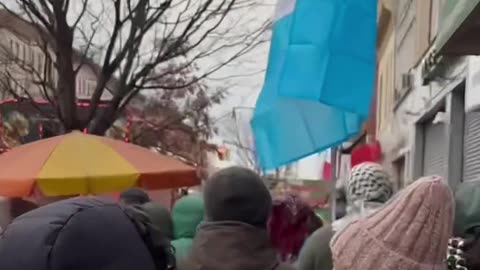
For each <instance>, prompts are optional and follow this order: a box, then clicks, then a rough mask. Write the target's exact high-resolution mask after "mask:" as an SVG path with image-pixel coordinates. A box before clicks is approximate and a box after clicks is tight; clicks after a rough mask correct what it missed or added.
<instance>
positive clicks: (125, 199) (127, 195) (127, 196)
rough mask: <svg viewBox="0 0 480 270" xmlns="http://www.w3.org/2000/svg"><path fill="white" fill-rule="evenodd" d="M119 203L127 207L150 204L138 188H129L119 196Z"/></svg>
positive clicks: (148, 199)
mask: <svg viewBox="0 0 480 270" xmlns="http://www.w3.org/2000/svg"><path fill="white" fill-rule="evenodd" d="M120 202H122V203H124V204H127V205H132V204H133V205H141V204H144V203H147V202H150V197H149V196H148V194H147V193H146V192H145V191H143V190H142V189H140V188H130V189H127V190H125V191H124V192H122V193H121V194H120Z"/></svg>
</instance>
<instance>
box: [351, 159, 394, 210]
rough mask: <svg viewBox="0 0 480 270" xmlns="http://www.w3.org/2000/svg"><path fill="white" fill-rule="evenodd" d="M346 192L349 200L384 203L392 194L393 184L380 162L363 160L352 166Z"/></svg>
mask: <svg viewBox="0 0 480 270" xmlns="http://www.w3.org/2000/svg"><path fill="white" fill-rule="evenodd" d="M346 192H347V194H346V195H347V199H348V200H349V201H350V202H355V201H359V200H361V201H365V202H378V203H385V202H386V201H388V200H389V199H390V198H391V197H392V195H393V184H392V182H391V181H390V177H389V175H388V173H387V172H386V171H385V169H384V168H383V167H382V166H381V165H380V164H377V163H373V162H365V163H361V164H359V165H357V166H355V167H353V168H352V171H351V173H350V177H349V179H348V182H347V185H346Z"/></svg>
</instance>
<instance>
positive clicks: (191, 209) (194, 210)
mask: <svg viewBox="0 0 480 270" xmlns="http://www.w3.org/2000/svg"><path fill="white" fill-rule="evenodd" d="M203 216H204V204H203V199H202V197H201V196H200V195H197V194H195V195H188V196H185V197H183V198H181V199H180V200H178V201H177V202H176V203H175V205H174V206H173V209H172V220H173V239H181V238H193V237H194V236H195V232H196V230H197V227H198V225H199V224H200V223H201V222H202V221H203Z"/></svg>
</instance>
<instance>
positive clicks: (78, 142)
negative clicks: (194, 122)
mask: <svg viewBox="0 0 480 270" xmlns="http://www.w3.org/2000/svg"><path fill="white" fill-rule="evenodd" d="M0 168H1V169H0V195H1V196H9V197H16V196H22V197H23V196H29V195H30V193H31V192H32V190H33V186H34V185H35V184H37V185H38V187H39V188H40V190H41V191H42V192H43V193H44V194H45V195H47V196H63V195H77V194H102V193H108V192H115V191H121V190H124V189H126V188H129V187H132V186H144V187H145V188H149V189H163V188H175V187H181V186H192V185H197V184H199V182H200V180H199V179H198V177H197V175H196V170H195V168H193V167H190V166H188V165H186V164H184V163H182V162H180V161H178V160H175V159H172V158H169V157H165V156H161V155H158V154H156V153H153V152H151V151H149V150H147V149H145V148H141V147H138V146H135V145H132V144H127V143H124V142H120V141H114V140H111V139H107V138H105V137H99V136H93V135H86V134H82V133H79V132H74V133H70V134H67V135H63V136H58V137H54V138H50V139H46V140H41V141H37V142H35V143H31V144H26V145H23V146H20V147H18V148H15V149H13V150H12V151H10V152H8V153H6V154H4V155H2V156H0Z"/></svg>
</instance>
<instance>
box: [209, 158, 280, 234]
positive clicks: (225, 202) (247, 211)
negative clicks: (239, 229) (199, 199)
mask: <svg viewBox="0 0 480 270" xmlns="http://www.w3.org/2000/svg"><path fill="white" fill-rule="evenodd" d="M203 195H204V201H205V216H206V219H207V221H213V222H216V221H234V222H242V223H247V224H250V225H253V226H256V227H259V228H266V227H267V221H268V218H269V216H270V212H271V208H272V197H271V196H270V192H269V191H268V189H267V187H266V186H265V184H264V183H263V181H262V179H261V178H260V176H259V175H258V174H257V173H255V172H254V171H252V170H249V169H246V168H241V167H230V168H226V169H223V170H220V171H218V172H217V173H215V174H213V175H212V176H211V177H210V178H209V179H208V180H207V182H206V184H205V188H204V193H203Z"/></svg>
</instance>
